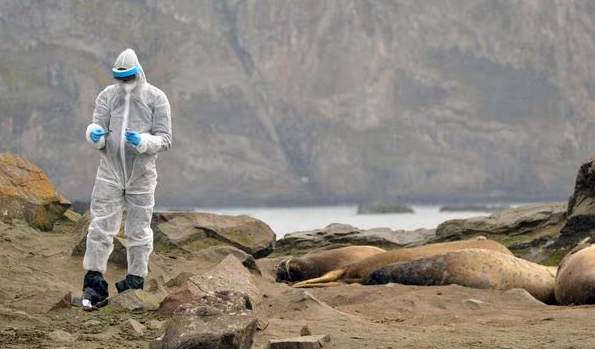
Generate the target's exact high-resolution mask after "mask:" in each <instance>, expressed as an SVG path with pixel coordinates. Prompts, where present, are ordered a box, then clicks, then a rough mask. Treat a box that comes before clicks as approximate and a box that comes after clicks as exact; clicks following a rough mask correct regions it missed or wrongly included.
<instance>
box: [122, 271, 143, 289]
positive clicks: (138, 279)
mask: <svg viewBox="0 0 595 349" xmlns="http://www.w3.org/2000/svg"><path fill="white" fill-rule="evenodd" d="M144 286H145V278H143V277H142V276H136V275H132V274H128V275H126V278H125V279H124V280H122V281H118V282H116V289H117V290H118V293H122V292H124V291H126V290H142V289H143V287H144Z"/></svg>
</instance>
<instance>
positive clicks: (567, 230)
mask: <svg viewBox="0 0 595 349" xmlns="http://www.w3.org/2000/svg"><path fill="white" fill-rule="evenodd" d="M594 161H595V157H593V158H591V159H590V160H589V161H587V162H585V163H584V164H582V165H581V167H580V168H579V170H578V173H577V175H576V182H575V185H574V192H573V193H572V196H571V197H570V199H569V200H568V211H567V213H566V223H565V224H564V227H562V230H561V231H560V237H559V239H558V241H557V242H556V245H557V246H558V247H560V248H565V249H567V248H570V247H572V246H574V245H575V244H576V243H578V242H579V241H581V240H583V239H584V238H585V237H594V236H595V228H594V227H595V164H594Z"/></svg>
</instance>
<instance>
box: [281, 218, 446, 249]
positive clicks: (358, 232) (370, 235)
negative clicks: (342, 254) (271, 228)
mask: <svg viewBox="0 0 595 349" xmlns="http://www.w3.org/2000/svg"><path fill="white" fill-rule="evenodd" d="M433 238H435V234H434V230H433V229H417V230H413V231H406V230H392V229H390V228H374V229H359V228H356V227H353V226H351V225H349V224H339V223H334V224H330V225H328V226H327V227H325V228H323V229H316V230H312V231H304V232H295V233H290V234H286V235H284V236H283V238H282V239H280V240H278V241H277V247H276V249H275V254H291V255H293V254H303V253H305V252H308V251H311V250H314V249H320V248H332V247H339V246H341V245H342V244H344V245H370V246H377V247H380V248H385V249H394V248H401V247H412V246H417V245H423V244H425V243H427V242H428V241H429V240H431V239H433Z"/></svg>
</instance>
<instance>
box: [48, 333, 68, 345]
mask: <svg viewBox="0 0 595 349" xmlns="http://www.w3.org/2000/svg"><path fill="white" fill-rule="evenodd" d="M48 338H49V339H51V340H52V341H54V342H62V343H64V342H72V341H73V340H74V336H73V335H72V334H70V333H68V332H66V331H62V330H55V331H52V332H50V333H48Z"/></svg>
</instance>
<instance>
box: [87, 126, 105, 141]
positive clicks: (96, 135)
mask: <svg viewBox="0 0 595 349" xmlns="http://www.w3.org/2000/svg"><path fill="white" fill-rule="evenodd" d="M104 134H105V131H104V130H103V129H102V128H99V127H98V128H94V129H93V131H91V134H90V135H89V136H90V137H91V140H92V141H93V143H97V142H99V139H100V138H101V136H103V135H104Z"/></svg>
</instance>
